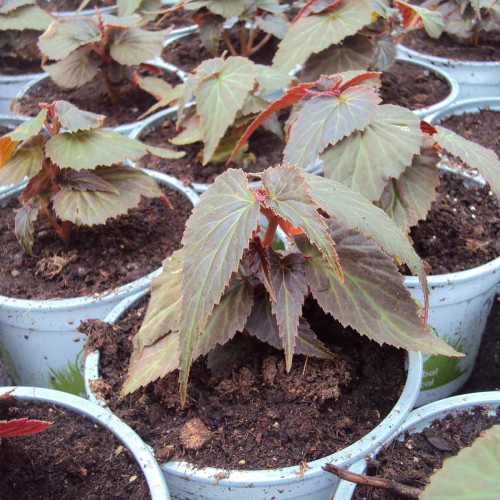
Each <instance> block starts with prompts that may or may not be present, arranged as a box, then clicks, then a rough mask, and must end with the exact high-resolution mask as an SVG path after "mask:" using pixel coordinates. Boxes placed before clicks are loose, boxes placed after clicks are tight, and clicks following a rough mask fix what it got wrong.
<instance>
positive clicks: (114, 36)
mask: <svg viewBox="0 0 500 500" xmlns="http://www.w3.org/2000/svg"><path fill="white" fill-rule="evenodd" d="M170 31H171V30H170V29H168V30H162V31H147V30H143V29H140V28H134V27H132V28H128V29H112V30H110V43H111V46H110V49H109V54H110V56H111V57H112V58H113V59H114V60H115V61H117V62H119V63H120V64H124V65H126V66H134V65H139V64H142V63H144V62H146V61H148V60H149V59H153V58H154V57H156V56H157V55H159V54H160V53H161V51H162V49H163V41H164V40H165V37H166V36H167V35H168V34H169V33H170Z"/></svg>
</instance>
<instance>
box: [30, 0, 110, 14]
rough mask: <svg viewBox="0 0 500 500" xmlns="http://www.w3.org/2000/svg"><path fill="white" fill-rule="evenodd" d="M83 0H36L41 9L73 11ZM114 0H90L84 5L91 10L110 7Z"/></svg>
mask: <svg viewBox="0 0 500 500" xmlns="http://www.w3.org/2000/svg"><path fill="white" fill-rule="evenodd" d="M82 1H83V0H38V1H37V4H38V6H39V7H41V8H42V9H45V10H48V11H53V10H54V11H56V12H74V11H75V10H76V9H78V7H80V5H81V3H82ZM114 4H115V2H114V0H90V2H89V3H88V4H87V5H86V6H85V10H93V9H94V7H98V8H101V7H110V6H111V5H114Z"/></svg>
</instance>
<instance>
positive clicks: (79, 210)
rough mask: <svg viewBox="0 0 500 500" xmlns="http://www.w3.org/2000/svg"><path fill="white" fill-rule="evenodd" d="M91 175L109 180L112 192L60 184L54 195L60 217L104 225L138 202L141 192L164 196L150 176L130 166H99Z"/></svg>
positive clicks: (79, 222)
mask: <svg viewBox="0 0 500 500" xmlns="http://www.w3.org/2000/svg"><path fill="white" fill-rule="evenodd" d="M92 173H93V174H94V175H96V176H97V177H100V178H101V179H103V180H104V181H105V182H106V183H109V184H110V185H111V186H112V187H113V188H114V190H113V191H102V190H98V191H80V190H75V189H72V188H71V187H63V188H62V189H61V190H60V191H59V192H58V193H57V194H56V195H55V196H54V210H55V212H56V214H57V215H58V217H59V218H60V219H61V220H68V221H70V222H73V223H74V224H78V225H82V224H85V225H88V226H92V225H94V224H104V223H105V222H106V221H107V220H108V219H109V218H113V217H117V216H118V215H122V214H124V213H126V212H127V211H128V210H129V209H130V208H134V207H136V206H138V205H139V202H140V201H141V195H142V196H146V197H148V198H154V197H164V196H165V195H164V194H163V191H162V190H161V189H160V187H159V186H158V184H157V183H156V181H155V180H154V179H153V177H150V176H149V175H148V174H146V173H144V172H142V171H141V170H138V169H136V168H132V167H125V166H113V167H98V168H96V169H95V170H94V171H93V172H92Z"/></svg>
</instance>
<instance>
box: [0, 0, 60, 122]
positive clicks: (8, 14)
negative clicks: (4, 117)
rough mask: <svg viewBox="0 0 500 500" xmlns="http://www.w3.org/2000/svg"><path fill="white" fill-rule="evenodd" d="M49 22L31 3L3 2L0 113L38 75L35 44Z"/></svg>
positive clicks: (0, 53)
mask: <svg viewBox="0 0 500 500" xmlns="http://www.w3.org/2000/svg"><path fill="white" fill-rule="evenodd" d="M51 22H52V17H51V16H50V15H49V14H47V13H46V12H45V11H43V10H42V9H40V8H39V7H37V5H36V3H35V0H31V1H30V0H27V1H25V2H4V3H3V4H2V6H1V7H0V46H1V48H0V56H1V57H2V68H1V69H0V75H1V76H0V94H1V96H0V113H2V114H7V113H8V112H9V109H10V102H11V100H12V99H13V98H14V97H15V96H16V94H17V93H18V92H19V90H21V88H23V87H24V86H25V85H26V84H28V83H29V82H30V81H31V80H33V78H35V77H37V76H39V73H40V52H39V50H38V47H37V46H36V42H37V40H38V37H39V36H40V35H41V34H42V33H43V32H44V31H45V30H46V29H47V27H48V26H49V24H50V23H51Z"/></svg>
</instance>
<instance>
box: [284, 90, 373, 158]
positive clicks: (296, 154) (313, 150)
mask: <svg viewBox="0 0 500 500" xmlns="http://www.w3.org/2000/svg"><path fill="white" fill-rule="evenodd" d="M379 102H380V98H379V97H378V95H377V93H376V89H374V88H373V87H371V86H369V85H355V86H353V87H350V88H347V89H346V90H344V91H343V92H342V93H341V94H340V96H339V97H338V98H337V97H333V96H318V97H313V98H312V99H311V100H309V101H307V102H306V103H305V104H304V105H303V107H302V108H301V109H300V111H299V114H298V118H297V119H296V120H295V122H294V123H293V125H292V127H291V130H290V131H289V140H288V144H287V146H286V148H285V156H284V159H285V161H288V162H290V163H292V164H294V165H297V166H299V167H301V168H306V167H307V166H308V165H309V164H310V163H312V162H314V161H315V160H316V159H317V158H318V155H319V154H320V153H322V152H323V150H324V149H325V148H326V147H327V146H328V144H335V143H336V142H337V141H339V140H340V139H342V138H343V137H345V136H348V135H349V134H351V133H352V132H353V131H355V130H362V129H364V128H365V127H366V125H368V123H369V121H370V119H371V118H372V117H373V116H374V115H375V114H376V113H377V108H378V103H379Z"/></svg>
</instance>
